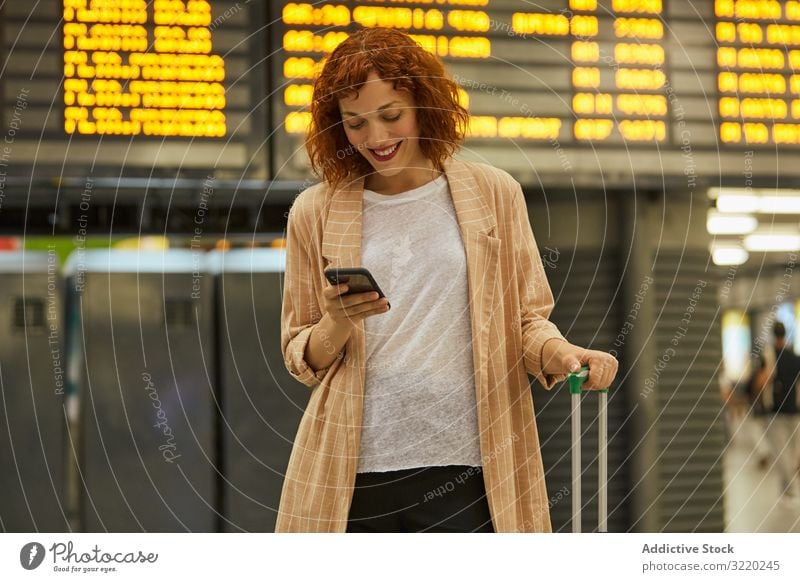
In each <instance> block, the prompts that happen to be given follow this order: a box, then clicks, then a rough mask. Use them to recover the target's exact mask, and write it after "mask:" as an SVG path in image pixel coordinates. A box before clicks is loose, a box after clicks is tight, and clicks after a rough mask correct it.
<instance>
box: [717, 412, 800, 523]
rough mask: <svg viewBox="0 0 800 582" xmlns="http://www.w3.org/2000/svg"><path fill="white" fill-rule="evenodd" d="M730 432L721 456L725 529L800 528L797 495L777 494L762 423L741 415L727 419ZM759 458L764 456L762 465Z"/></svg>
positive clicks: (778, 482) (775, 479) (776, 480)
mask: <svg viewBox="0 0 800 582" xmlns="http://www.w3.org/2000/svg"><path fill="white" fill-rule="evenodd" d="M731 433H732V438H731V442H730V444H729V446H728V448H727V450H726V451H725V454H724V457H723V478H724V481H725V492H724V495H725V524H726V531H728V532H800V495H794V496H785V495H781V494H780V486H781V484H780V478H779V476H778V473H777V469H776V468H775V467H774V466H773V461H774V457H773V456H771V455H770V453H771V451H770V448H769V446H768V444H767V442H766V439H765V438H764V437H763V434H764V428H763V423H762V422H760V421H758V420H756V419H753V418H751V417H745V418H744V419H743V420H742V421H739V422H734V423H731ZM760 458H766V459H767V461H766V463H765V464H764V466H759V459H760Z"/></svg>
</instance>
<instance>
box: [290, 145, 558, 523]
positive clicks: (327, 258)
mask: <svg viewBox="0 0 800 582" xmlns="http://www.w3.org/2000/svg"><path fill="white" fill-rule="evenodd" d="M445 174H446V177H447V181H448V183H449V186H450V192H451V194H452V198H453V204H454V206H455V210H456V215H457V218H458V222H459V228H460V231H461V236H462V239H463V242H464V247H465V251H466V256H467V280H468V289H469V297H470V312H471V320H472V341H473V344H472V345H473V350H474V352H473V353H474V357H473V361H474V365H475V385H476V394H475V396H476V401H477V406H478V425H479V430H480V447H481V455H482V463H483V472H482V474H483V478H484V482H485V485H486V490H487V495H488V501H489V509H490V513H491V516H492V523H493V525H494V529H495V531H496V532H547V531H551V525H550V514H549V510H548V499H547V491H546V489H545V481H544V470H543V467H542V457H541V453H540V450H539V437H538V433H537V430H536V421H535V418H534V410H533V399H532V397H531V387H530V381H529V379H528V375H527V373H526V372H529V373H531V374H533V375H534V376H535V377H536V378H537V379H538V380H539V382H540V383H541V384H542V385H544V386H545V387H546V388H547V389H551V388H552V387H553V386H554V385H555V384H556V383H557V382H559V381H562V380H564V378H565V377H566V376H558V377H555V376H546V375H544V374H543V372H542V360H541V354H542V348H543V346H544V343H545V342H546V341H547V340H549V339H553V338H559V339H562V340H563V339H564V338H563V336H562V335H561V333H560V332H559V331H558V329H557V328H556V327H555V325H554V324H553V323H551V322H550V321H548V320H547V317H548V316H549V315H550V312H551V311H552V309H553V295H552V293H551V291H550V287H549V285H548V283H547V279H546V277H545V273H544V269H543V268H542V261H541V257H540V256H539V250H538V248H537V246H536V241H535V239H534V236H533V232H532V231H531V227H530V223H529V221H528V213H527V207H526V204H525V199H524V197H523V194H522V189H521V187H520V185H519V183H518V182H517V181H516V180H514V178H512V177H511V176H510V175H509V174H507V173H506V172H504V171H502V170H498V169H496V168H493V167H491V166H489V165H486V164H481V163H474V162H464V161H459V160H456V159H454V158H450V159H448V160H447V161H446V162H445ZM363 189H364V180H363V178H360V179H357V180H354V181H353V182H351V183H348V184H346V185H345V186H342V187H340V188H338V189H337V190H336V191H335V192H333V193H330V188H329V187H328V185H327V183H324V182H323V183H320V184H316V185H314V186H312V187H310V188H308V189H307V190H305V191H303V192H302V193H301V194H300V195H299V196H298V197H297V198H296V200H295V201H294V204H293V205H292V207H291V209H290V211H289V220H288V226H287V255H286V272H285V279H284V290H283V307H282V315H281V348H282V350H283V355H284V360H285V363H286V368H287V369H288V370H289V372H290V373H291V375H292V376H293V377H294V378H296V379H297V380H299V381H300V382H302V383H303V384H305V385H306V386H308V387H309V388H311V397H310V400H309V403H308V406H307V408H306V410H305V413H304V414H303V418H302V420H301V421H300V427H299V429H298V431H297V437H296V439H295V442H294V448H293V449H292V454H291V456H290V458H289V466H288V468H287V471H286V479H285V481H284V485H283V491H282V494H281V501H280V507H279V510H278V518H277V523H276V526H275V531H276V532H344V531H345V529H346V527H347V516H348V513H349V510H350V502H351V500H352V495H353V487H354V483H355V478H356V468H357V463H358V451H359V439H360V436H361V431H360V426H361V421H362V412H363V392H364V378H365V361H364V360H365V343H364V324H363V320H362V321H361V322H360V323H359V325H358V326H357V327H356V328H355V329H354V331H353V333H352V335H351V336H350V338H349V339H348V341H347V343H346V344H345V347H344V349H343V350H342V352H341V353H340V354H339V357H338V358H337V359H336V360H334V362H333V363H332V364H331V365H330V366H329V367H328V368H325V369H323V370H319V371H318V372H317V373H316V374H315V373H314V371H313V370H312V369H311V368H310V367H309V366H308V363H307V362H306V361H305V359H304V353H305V348H306V344H307V342H308V338H309V335H310V334H311V330H312V329H313V328H314V325H315V324H316V323H317V322H318V321H319V320H320V319H321V317H322V314H321V313H320V305H322V301H321V298H322V289H323V288H324V287H323V286H324V285H327V284H328V283H327V282H326V280H325V279H324V277H323V274H322V272H323V270H324V269H325V268H326V267H328V266H329V265H331V266H340V267H351V266H360V265H361V217H362V192H363ZM565 341H566V340H565Z"/></svg>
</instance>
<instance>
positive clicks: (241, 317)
mask: <svg viewBox="0 0 800 582" xmlns="http://www.w3.org/2000/svg"><path fill="white" fill-rule="evenodd" d="M217 259H218V262H217V266H216V268H215V269H214V270H216V271H217V272H218V273H219V275H218V276H217V277H216V290H217V316H218V328H217V329H218V337H219V342H220V343H219V358H220V362H219V369H220V399H221V402H222V404H223V412H222V422H221V427H220V431H221V432H220V434H221V439H222V443H221V452H222V467H223V472H224V485H223V493H222V502H223V513H224V523H223V529H224V530H225V531H250V532H253V531H257V532H272V531H274V529H275V519H276V516H277V509H278V504H279V502H280V496H281V489H282V487H283V478H284V475H285V474H286V467H287V465H288V463H289V455H290V454H291V452H292V444H293V442H294V438H295V435H296V434H297V428H298V426H299V424H300V419H301V418H302V416H303V411H304V410H305V407H306V405H307V404H308V398H309V394H310V390H309V389H308V388H307V387H306V386H304V385H302V384H300V383H299V382H297V381H296V380H294V379H293V378H292V377H291V376H290V375H289V373H288V372H287V370H286V367H285V365H284V363H283V356H282V353H281V346H280V317H281V297H282V287H281V278H282V273H283V271H284V267H285V251H284V250H282V249H255V250H252V251H250V250H242V251H229V252H227V253H221V254H220V255H218V256H217ZM211 261H212V262H213V261H214V258H213V257H212V258H211Z"/></svg>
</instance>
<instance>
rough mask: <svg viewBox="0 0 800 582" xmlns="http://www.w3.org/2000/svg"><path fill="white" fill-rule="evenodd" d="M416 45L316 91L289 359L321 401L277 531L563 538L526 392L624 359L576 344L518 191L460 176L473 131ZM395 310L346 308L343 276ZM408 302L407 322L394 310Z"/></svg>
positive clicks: (292, 276) (601, 381) (480, 175)
mask: <svg viewBox="0 0 800 582" xmlns="http://www.w3.org/2000/svg"><path fill="white" fill-rule="evenodd" d="M457 91H458V86H457V85H456V83H455V82H454V81H453V80H452V79H450V78H448V77H447V75H446V74H445V72H444V69H443V67H442V64H441V62H440V61H439V60H438V59H437V58H436V57H435V56H433V55H432V54H430V53H428V52H427V51H425V50H424V49H423V48H421V47H420V46H419V45H418V44H416V43H415V42H414V41H413V40H412V39H411V38H410V37H409V36H407V35H406V34H404V33H402V32H399V31H396V30H389V29H383V28H372V29H360V30H358V31H357V32H355V33H354V34H352V35H351V36H350V37H349V38H347V39H346V40H345V41H344V42H342V43H341V44H340V45H339V46H338V47H337V48H336V49H335V50H334V51H333V53H332V54H331V55H330V58H329V59H328V60H327V62H326V63H325V65H324V67H323V69H322V71H321V74H320V76H319V77H318V79H317V80H316V83H315V85H314V96H313V103H312V106H311V118H312V122H311V126H310V128H309V132H308V136H307V141H306V146H307V150H308V153H309V156H310V160H311V165H312V167H313V169H314V170H315V172H316V173H317V174H318V175H320V176H321V178H322V181H321V182H320V183H319V184H317V185H315V186H312V187H311V188H308V189H307V190H305V191H303V192H302V193H301V194H300V195H299V196H298V197H297V199H296V200H295V202H294V204H293V205H292V208H291V210H290V212H289V220H288V227H287V256H286V272H285V287H284V295H283V311H282V318H281V344H282V349H283V355H284V359H285V363H286V367H287V369H288V370H289V372H290V373H291V374H292V376H293V377H295V378H296V379H297V380H299V381H300V382H302V383H303V384H305V385H307V386H308V387H310V388H312V390H311V397H310V401H309V404H308V407H307V408H306V410H305V413H304V415H303V418H302V420H301V423H300V427H299V430H298V433H297V438H296V439H295V443H294V448H293V450H292V454H291V457H290V459H289V466H288V469H287V474H286V479H285V481H284V486H283V491H282V495H281V503H280V508H279V511H278V518H277V524H276V531H278V532H282V531H305V532H308V531H330V532H345V531H348V532H350V531H352V532H355V531H362V532H363V531H376V532H377V531H381V532H389V531H459V532H492V531H497V532H515V531H516V532H528V531H531V532H533V531H550V529H551V525H550V516H549V512H548V498H547V491H546V489H545V481H544V471H543V467H542V460H541V455H540V451H539V439H538V435H537V430H536V423H535V418H534V410H533V401H532V398H531V391H530V383H529V380H528V376H527V372H529V373H531V374H533V375H534V376H535V377H536V378H537V379H538V380H539V381H540V382H541V383H542V384H543V385H544V386H545V387H546V388H547V389H550V388H552V387H553V385H554V384H555V383H557V382H558V381H560V380H563V379H564V378H565V377H566V375H567V374H568V373H569V372H570V371H571V370H575V369H577V368H578V367H579V366H580V365H581V364H589V365H590V367H591V371H590V374H589V378H588V380H587V382H586V384H585V386H586V387H587V388H595V389H598V388H606V387H608V386H609V384H610V383H611V381H612V380H613V378H614V376H615V374H616V372H617V361H616V359H614V358H613V357H612V356H611V355H609V354H606V353H603V352H599V351H594V350H587V349H584V348H580V347H578V346H574V345H572V344H570V343H569V342H567V341H566V340H565V339H564V337H563V336H562V335H561V333H559V331H558V329H557V328H556V327H555V325H554V324H552V323H551V322H549V321H548V320H547V317H548V316H549V314H550V312H551V310H552V308H553V296H552V293H551V291H550V288H549V286H548V283H547V279H546V278H545V274H544V270H543V268H542V263H541V258H540V256H539V252H538V249H537V247H536V242H535V240H534V237H533V233H532V231H531V228H530V223H529V222H528V218H527V210H526V205H525V199H524V197H523V194H522V189H521V188H520V185H519V183H518V182H517V181H516V180H514V179H513V178H512V177H511V176H510V175H509V174H507V173H506V172H504V171H502V170H499V169H496V168H493V167H491V166H489V165H486V164H482V163H468V162H463V161H458V160H456V159H454V158H453V157H452V156H453V153H454V152H455V150H456V149H457V147H458V145H459V142H460V141H461V140H462V139H463V136H464V131H465V128H466V124H467V121H468V113H467V111H466V110H465V109H464V108H463V107H462V106H461V105H460V104H459V102H458V93H457ZM360 266H363V267H366V268H367V269H369V271H371V273H372V274H373V275H374V277H375V279H376V280H377V282H378V284H379V285H380V286H381V288H382V290H383V291H384V292H385V293H386V295H387V298H386V300H384V299H377V296H376V295H375V294H372V293H357V294H349V295H345V294H344V293H345V292H346V285H344V284H343V285H338V286H337V285H330V284H328V283H327V282H326V280H325V278H324V275H323V271H324V270H325V269H326V268H328V267H360ZM388 300H391V309H390V305H389V301H388Z"/></svg>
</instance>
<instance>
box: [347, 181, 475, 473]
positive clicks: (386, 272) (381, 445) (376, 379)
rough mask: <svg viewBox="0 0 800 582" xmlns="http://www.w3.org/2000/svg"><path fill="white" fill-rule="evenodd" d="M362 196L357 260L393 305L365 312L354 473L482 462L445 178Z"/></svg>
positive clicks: (462, 270)
mask: <svg viewBox="0 0 800 582" xmlns="http://www.w3.org/2000/svg"><path fill="white" fill-rule="evenodd" d="M363 198H364V200H363V204H364V206H363V223H362V225H363V232H362V253H361V254H362V263H363V265H364V266H365V267H366V268H367V269H369V270H370V272H372V274H373V275H374V277H375V279H376V281H377V283H378V285H380V287H381V289H382V290H383V292H384V293H385V294H386V297H387V298H388V299H389V302H390V303H391V309H390V310H389V311H387V312H385V313H380V314H377V315H372V316H370V317H367V318H366V319H365V320H364V329H365V332H366V356H367V360H366V386H365V393H364V420H363V425H362V432H361V435H362V436H361V449H360V455H359V461H358V472H359V473H363V472H367V471H392V470H399V469H409V468H413V467H423V466H443V465H472V466H482V462H481V453H480V443H479V440H478V415H477V409H476V395H475V377H474V367H473V358H472V333H471V325H472V322H471V318H470V312H469V309H470V308H469V297H468V293H467V262H466V253H465V251H464V244H463V241H462V239H461V232H460V230H459V227H458V220H457V219H456V213H455V208H454V207H453V201H452V197H451V195H450V190H449V188H448V184H447V178H446V177H445V176H444V175H442V176H439V177H438V178H436V179H435V180H432V181H430V182H428V183H426V184H423V185H422V186H420V187H418V188H414V189H413V190H408V191H406V192H402V193H399V194H394V195H383V194H378V193H377V192H373V191H371V190H364V196H363Z"/></svg>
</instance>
